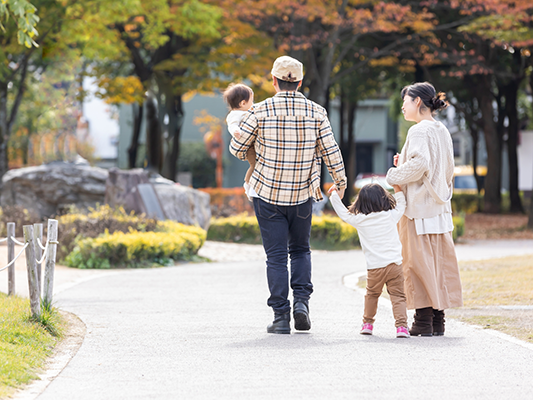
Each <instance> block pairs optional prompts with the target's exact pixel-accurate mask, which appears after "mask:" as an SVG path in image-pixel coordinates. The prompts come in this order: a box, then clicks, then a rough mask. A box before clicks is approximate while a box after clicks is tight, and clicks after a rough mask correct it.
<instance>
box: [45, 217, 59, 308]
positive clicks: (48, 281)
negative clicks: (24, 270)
mask: <svg viewBox="0 0 533 400" xmlns="http://www.w3.org/2000/svg"><path fill="white" fill-rule="evenodd" d="M47 241H48V255H47V256H46V267H45V270H44V288H43V304H44V306H45V307H47V308H51V307H52V298H53V292H54V270H55V266H56V250H57V220H56V219H49V220H48V235H47Z"/></svg>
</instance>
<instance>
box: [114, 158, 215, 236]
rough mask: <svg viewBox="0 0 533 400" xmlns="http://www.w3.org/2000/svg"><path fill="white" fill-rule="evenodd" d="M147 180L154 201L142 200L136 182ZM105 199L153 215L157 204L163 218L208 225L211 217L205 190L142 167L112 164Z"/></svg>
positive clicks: (204, 226) (144, 182)
mask: <svg viewBox="0 0 533 400" xmlns="http://www.w3.org/2000/svg"><path fill="white" fill-rule="evenodd" d="M146 183H151V184H152V188H153V191H154V192H155V193H154V194H155V195H156V196H157V201H155V202H152V203H151V204H144V201H143V199H142V196H141V195H140V192H139V188H138V185H140V184H146ZM105 199H106V203H107V204H110V205H112V206H122V207H124V209H125V210H126V211H127V212H130V211H135V212H137V213H141V212H143V213H145V214H147V215H152V216H155V215H157V214H159V212H157V211H156V209H157V208H159V207H161V209H162V213H163V214H164V215H165V217H166V218H168V219H171V220H174V221H177V222H181V223H182V224H186V225H199V226H200V227H202V228H203V229H205V230H207V229H208V228H209V222H210V220H211V208H210V205H209V200H210V196H209V195H208V194H207V193H203V192H200V191H199V190H196V189H192V188H189V187H186V186H182V185H179V184H176V183H174V182H173V181H171V180H169V179H165V178H163V177H162V176H161V175H159V174H149V173H148V172H147V171H145V170H142V169H133V170H129V171H123V170H119V169H117V168H112V169H110V170H109V178H108V180H107V183H106V195H105Z"/></svg>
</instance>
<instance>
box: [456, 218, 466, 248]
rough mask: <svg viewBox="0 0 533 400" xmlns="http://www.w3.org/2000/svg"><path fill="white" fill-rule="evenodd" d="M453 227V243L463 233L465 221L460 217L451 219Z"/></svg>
mask: <svg viewBox="0 0 533 400" xmlns="http://www.w3.org/2000/svg"><path fill="white" fill-rule="evenodd" d="M453 226H454V229H453V241H454V242H455V241H456V240H457V238H458V237H460V236H463V235H464V233H465V219H464V218H463V217H460V216H456V217H453Z"/></svg>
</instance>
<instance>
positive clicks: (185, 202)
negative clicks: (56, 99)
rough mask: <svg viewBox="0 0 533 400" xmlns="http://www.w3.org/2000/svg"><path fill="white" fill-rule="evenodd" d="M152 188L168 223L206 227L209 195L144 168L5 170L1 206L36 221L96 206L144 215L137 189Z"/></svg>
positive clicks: (69, 165)
mask: <svg viewBox="0 0 533 400" xmlns="http://www.w3.org/2000/svg"><path fill="white" fill-rule="evenodd" d="M146 183H151V184H152V186H153V188H154V191H155V193H156V194H157V197H158V198H159V202H160V205H161V207H162V209H163V211H164V213H165V216H166V217H167V218H168V219H172V220H174V221H178V222H181V223H183V224H186V225H196V224H198V225H199V226H201V227H202V228H203V229H205V230H207V229H208V228H209V221H210V219H211V209H210V206H209V200H210V197H209V195H208V194H207V193H203V192H200V191H199V190H195V189H192V188H189V187H185V186H181V185H179V184H176V183H174V182H172V181H170V180H168V179H165V178H163V177H161V175H158V174H153V175H148V173H147V172H146V171H144V170H142V169H136V170H129V171H122V170H119V169H117V168H113V169H111V170H110V171H108V170H106V169H103V168H97V167H91V166H89V165H84V164H77V163H67V162H53V163H50V164H45V165H40V166H38V167H27V168H19V169H13V170H10V171H8V172H7V173H6V174H5V175H4V176H3V178H2V189H1V193H0V206H15V205H16V206H21V207H23V208H25V209H27V210H30V211H32V212H34V213H36V214H37V215H38V216H39V218H41V219H44V218H49V217H51V216H54V215H57V214H58V213H59V212H61V211H62V210H63V209H65V208H66V207H68V206H71V205H74V206H76V207H78V208H80V209H87V208H89V207H95V206H96V204H97V203H99V204H105V203H107V204H110V205H111V206H113V207H114V206H123V207H124V209H125V210H126V211H128V212H130V211H135V212H145V211H146V208H145V206H144V205H143V204H139V203H140V202H142V199H141V198H140V196H139V194H138V190H137V185H139V184H146Z"/></svg>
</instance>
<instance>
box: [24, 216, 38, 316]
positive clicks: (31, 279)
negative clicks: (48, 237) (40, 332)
mask: <svg viewBox="0 0 533 400" xmlns="http://www.w3.org/2000/svg"><path fill="white" fill-rule="evenodd" d="M23 231H24V243H25V244H27V246H26V266H27V269H28V286H29V292H30V307H31V314H32V317H33V318H39V317H40V316H41V304H40V301H39V297H40V293H39V281H38V279H37V266H36V265H35V264H36V262H35V243H34V240H33V225H24V227H23Z"/></svg>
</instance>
